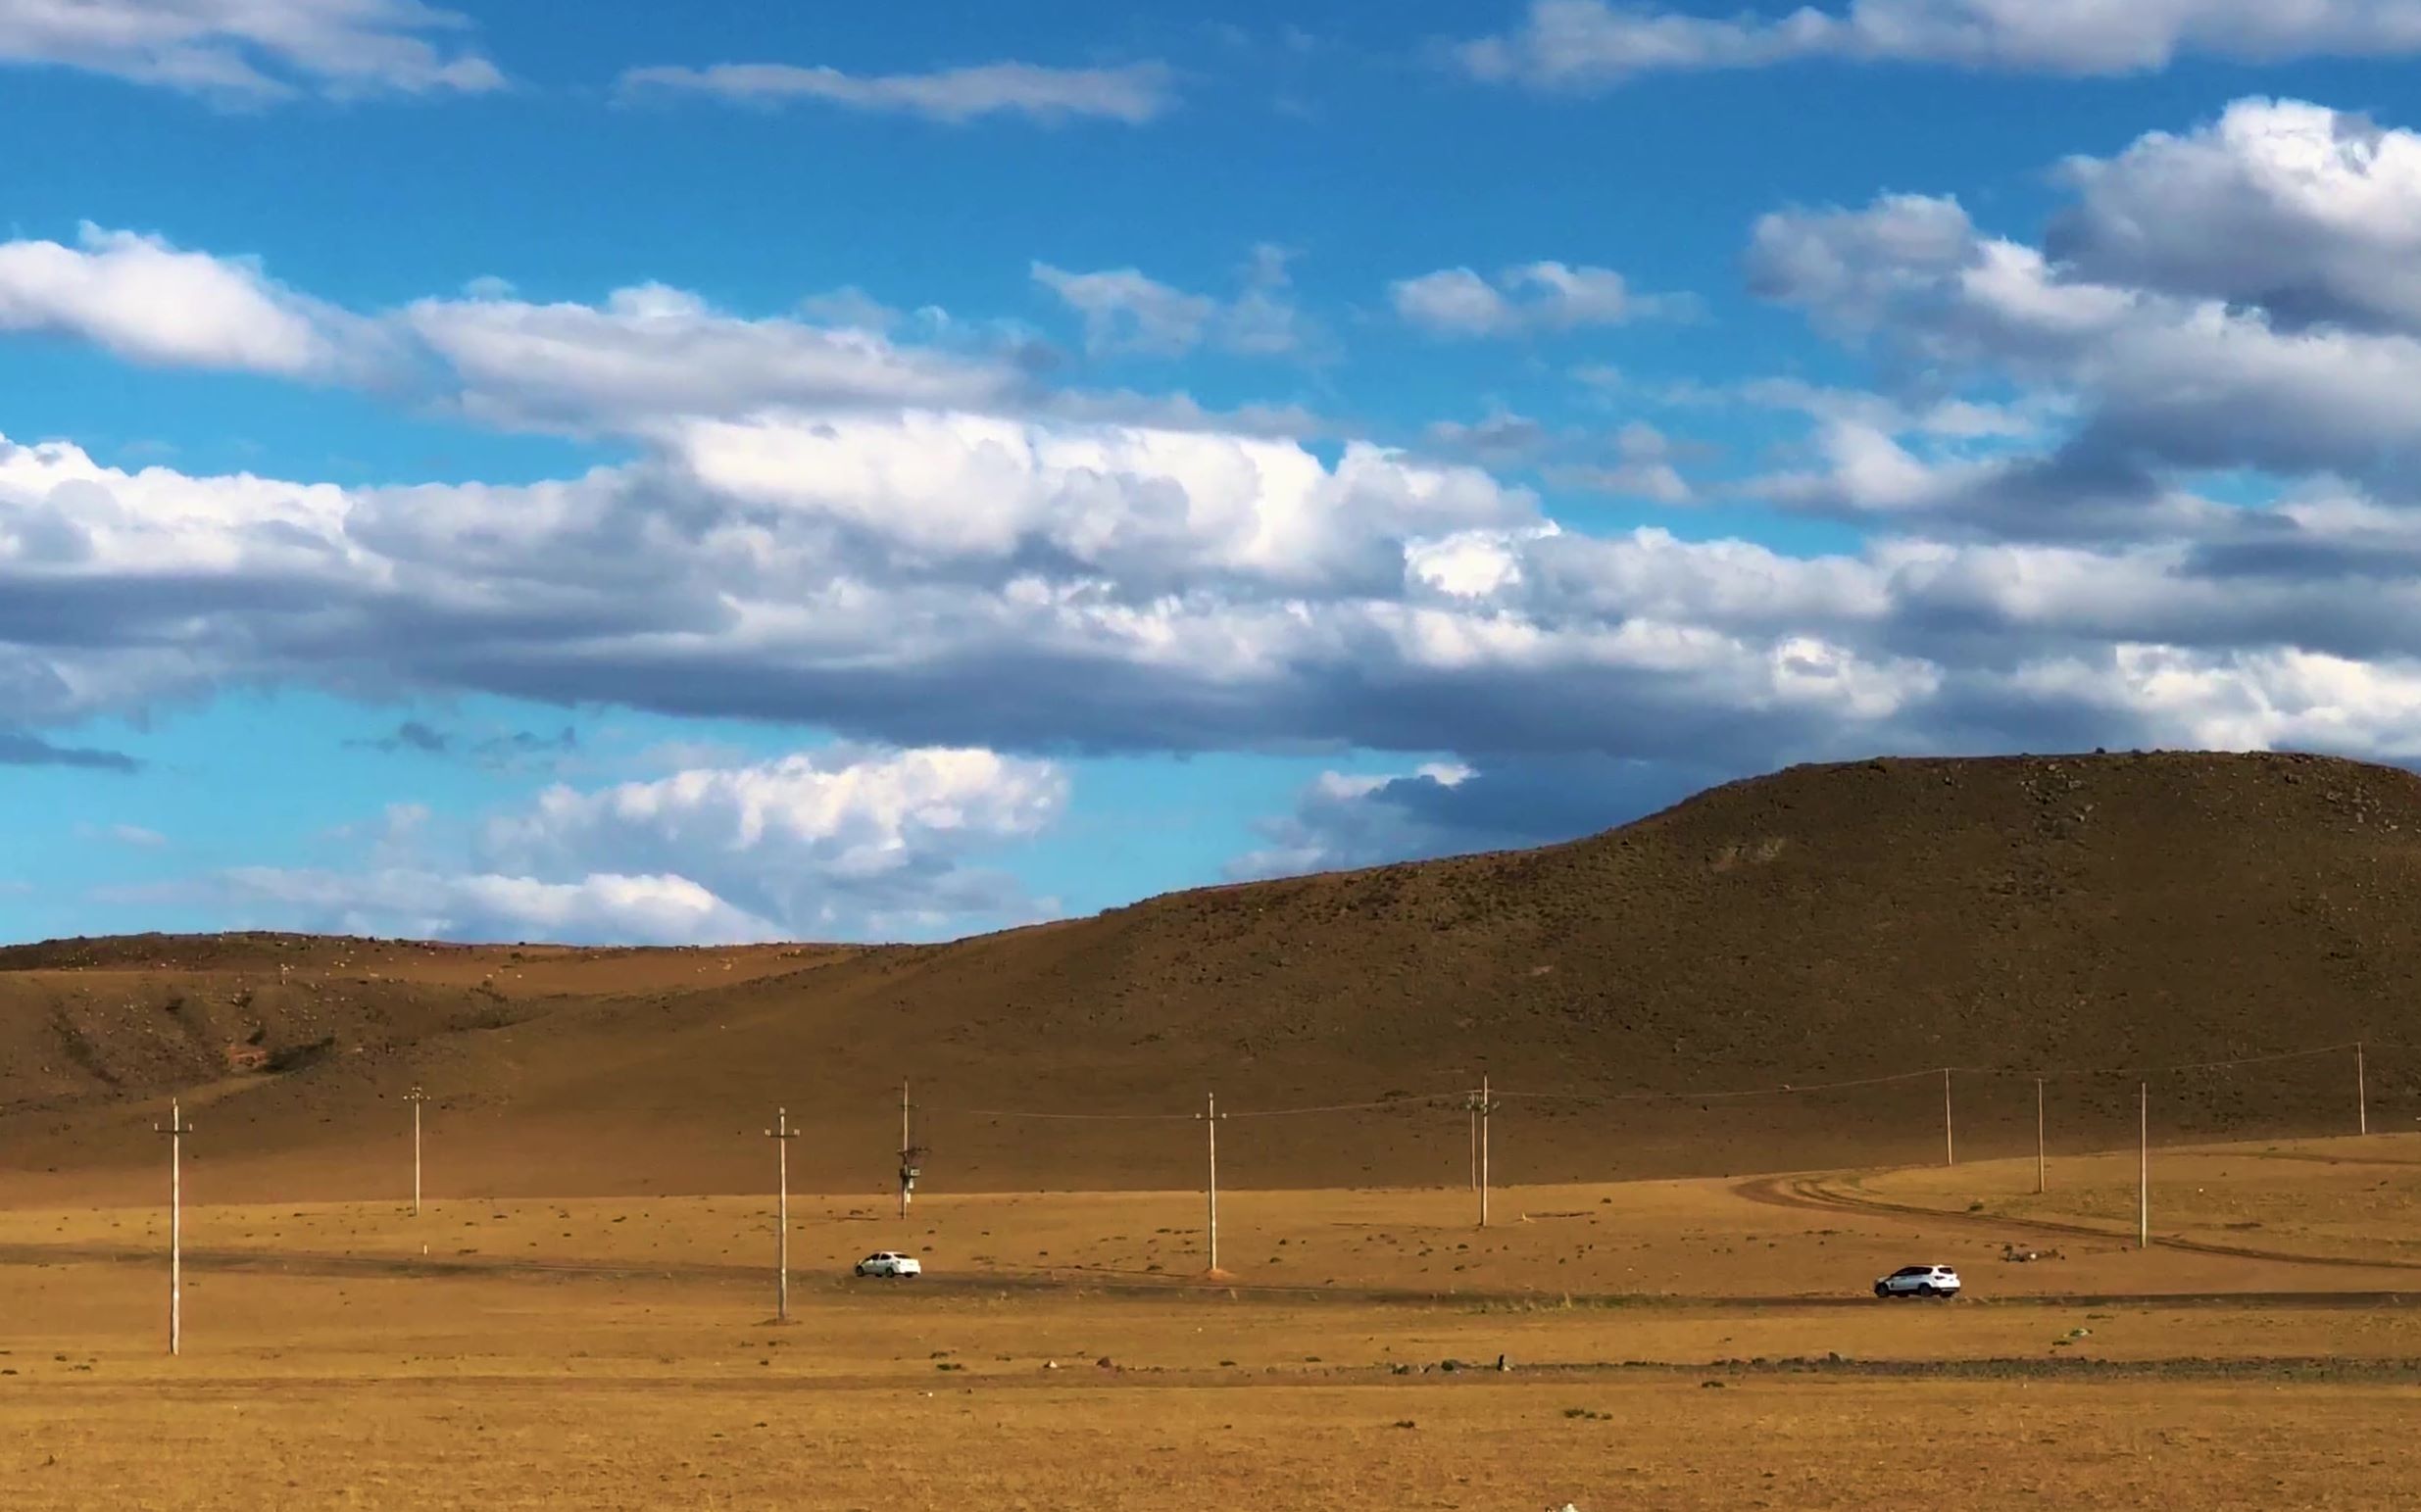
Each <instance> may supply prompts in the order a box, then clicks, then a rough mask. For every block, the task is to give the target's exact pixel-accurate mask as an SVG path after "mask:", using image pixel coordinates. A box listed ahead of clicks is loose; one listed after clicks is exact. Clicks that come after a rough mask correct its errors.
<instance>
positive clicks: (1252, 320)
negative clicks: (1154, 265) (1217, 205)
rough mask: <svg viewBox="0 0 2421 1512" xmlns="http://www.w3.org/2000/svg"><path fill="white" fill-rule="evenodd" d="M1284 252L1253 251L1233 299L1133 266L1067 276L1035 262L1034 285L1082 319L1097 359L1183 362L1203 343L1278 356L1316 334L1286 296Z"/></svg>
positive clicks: (1086, 340)
mask: <svg viewBox="0 0 2421 1512" xmlns="http://www.w3.org/2000/svg"><path fill="white" fill-rule="evenodd" d="M1287 258H1288V255H1287V253H1286V252H1285V251H1284V250H1283V249H1281V248H1278V247H1273V246H1269V245H1266V244H1264V245H1261V246H1258V247H1255V248H1254V249H1253V257H1252V261H1251V262H1250V263H1249V264H1248V265H1247V267H1246V269H1245V288H1244V290H1243V292H1242V293H1240V294H1239V295H1237V296H1236V298H1235V299H1233V300H1226V301H1223V300H1219V299H1215V298H1213V297H1211V296H1210V295H1207V294H1192V293H1188V292H1187V291H1185V290H1183V289H1179V288H1176V287H1174V286H1173V285H1170V284H1165V283H1161V282H1160V281H1159V280H1158V279H1155V278H1152V277H1149V276H1147V275H1146V274H1145V273H1144V272H1143V271H1142V270H1141V269H1139V268H1103V269H1099V270H1096V271H1093V272H1069V271H1067V270H1066V269H1064V268H1054V267H1052V266H1051V265H1050V264H1048V263H1042V262H1037V263H1036V264H1034V268H1033V271H1034V280H1035V282H1037V283H1040V284H1041V285H1043V286H1044V287H1045V288H1047V289H1049V290H1050V291H1051V292H1052V293H1053V294H1055V295H1057V296H1058V297H1059V299H1060V301H1061V303H1062V304H1064V305H1065V306H1067V308H1068V309H1070V310H1072V311H1074V312H1075V313H1076V314H1078V315H1079V316H1082V317H1083V318H1084V345H1085V350H1086V351H1087V352H1090V353H1093V354H1095V355H1097V356H1108V355H1116V354H1120V353H1144V354H1148V355H1152V356H1157V357H1179V356H1182V355H1184V354H1185V353H1187V352H1191V351H1193V350H1194V349H1195V348H1196V347H1198V346H1201V345H1203V344H1205V343H1206V342H1207V343H1209V344H1210V345H1212V346H1215V347H1218V348H1220V349H1221V350H1224V351H1228V352H1238V353H1244V354H1247V355H1252V356H1263V357H1269V356H1280V355H1284V354H1288V353H1295V352H1300V351H1302V350H1303V349H1304V348H1305V347H1306V346H1307V345H1308V344H1309V342H1311V340H1312V339H1313V336H1314V334H1315V333H1314V331H1313V329H1312V327H1311V325H1310V322H1309V321H1308V320H1307V319H1306V317H1305V316H1304V314H1303V312H1302V310H1301V309H1299V308H1298V307H1297V306H1296V305H1295V303H1294V301H1293V300H1292V299H1291V298H1290V297H1289V296H1288V294H1287V292H1286V291H1287V288H1288V286H1289V284H1290V283H1291V281H1292V280H1291V279H1290V277H1289V276H1288V273H1287V270H1286V264H1287Z"/></svg>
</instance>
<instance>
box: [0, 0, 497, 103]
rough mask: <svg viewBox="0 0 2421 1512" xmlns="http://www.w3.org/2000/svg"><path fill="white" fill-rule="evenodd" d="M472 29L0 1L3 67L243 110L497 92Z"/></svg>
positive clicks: (253, 10) (325, 13)
mask: <svg viewBox="0 0 2421 1512" xmlns="http://www.w3.org/2000/svg"><path fill="white" fill-rule="evenodd" d="M468 31H469V22H467V21H466V20H465V19H464V18H463V17H461V16H460V15H457V14H456V13H454V12H452V11H446V10H439V9H437V8H435V7H433V6H429V5H425V4H422V3H420V0H0V63H15V64H35V65H50V66H56V67H62V68H72V69H81V70H85V71H88V72H91V73H107V74H110V75H113V76H115V77H118V78H124V79H129V80H132V81H134V82H137V83H144V84H157V85H162V86H166V87H169V88H173V89H178V90H183V91H187V92H190V93H194V94H200V95H208V96H214V97H219V98H223V99H228V100H240V101H264V100H276V99H285V98H291V97H294V96H297V95H301V94H304V93H318V94H322V95H327V96H332V97H337V98H344V97H350V96H359V95H368V94H387V93H399V94H437V93H465V94H469V93H480V92H484V91H488V90H493V89H499V88H502V87H503V86H504V82H505V80H504V75H503V74H501V73H498V72H497V70H496V66H495V65H494V64H492V63H490V62H488V60H487V59H485V58H483V57H481V56H480V55H479V54H478V53H477V52H476V51H474V50H471V49H469V47H466V46H463V45H461V44H460V39H461V38H462V37H463V36H464V35H465V34H466V33H467V32H468Z"/></svg>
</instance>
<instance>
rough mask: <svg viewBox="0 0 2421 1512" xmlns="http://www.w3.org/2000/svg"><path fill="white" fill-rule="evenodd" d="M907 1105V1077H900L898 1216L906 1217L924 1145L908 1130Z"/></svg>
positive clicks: (918, 1174) (920, 1173)
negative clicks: (917, 1141) (916, 1140)
mask: <svg viewBox="0 0 2421 1512" xmlns="http://www.w3.org/2000/svg"><path fill="white" fill-rule="evenodd" d="M909 1107H910V1103H909V1100H908V1078H907V1077H901V1078H900V1216H901V1217H902V1218H906V1217H907V1216H908V1200H909V1196H910V1195H911V1194H912V1193H914V1191H915V1189H916V1178H917V1177H919V1176H921V1175H923V1174H924V1171H923V1169H922V1168H921V1167H920V1166H919V1165H918V1164H917V1161H918V1159H919V1158H920V1157H921V1156H922V1155H923V1154H924V1146H921V1145H918V1144H917V1143H916V1142H915V1140H914V1138H913V1137H912V1135H911V1134H910V1132H909V1122H908V1112H909Z"/></svg>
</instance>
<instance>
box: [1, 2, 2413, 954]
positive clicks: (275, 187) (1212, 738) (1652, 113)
mask: <svg viewBox="0 0 2421 1512" xmlns="http://www.w3.org/2000/svg"><path fill="white" fill-rule="evenodd" d="M1186 9H1187V14H1184V15H1177V14H1173V13H1170V14H1160V13H1159V10H1158V9H1156V8H1138V7H1131V6H1129V7H1113V6H1111V5H1107V4H1095V3H1091V0H1067V3H1063V4H1060V5H1055V6H1051V7H1048V8H1044V9H1042V10H1035V9H1032V8H1013V7H1002V6H999V5H997V4H992V3H988V0H987V3H976V0H929V3H925V4H920V5H917V6H914V7H905V6H890V7H872V6H867V7H842V6H834V5H821V4H817V5H800V4H796V3H790V0H781V3H776V0H723V3H718V4H715V5H711V6H681V7H668V6H662V5H653V4H648V5H642V4H638V3H634V0H592V3H590V4H588V5H584V6H582V7H579V8H578V14H577V17H576V19H575V18H573V17H572V16H571V15H570V14H569V13H567V12H563V11H562V10H561V9H560V8H556V7H538V6H526V5H504V4H499V3H480V0H463V3H453V4H439V3H435V0H430V3H420V0H0V144H4V145H5V150H0V939H37V938H47V937H56V936H66V935H79V934H82V935H89V934H106V933H123V932H129V931H137V930H149V929H166V930H216V929H231V928H281V929H309V930H327V931H341V932H346V933H354V934H372V935H381V936H397V935H403V936H413V937H425V938H448V939H464V940H541V939H543V940H561V941H571V942H580V943H602V942H637V943H664V944H680V943H726V942H733V941H745V940H761V939H797V938H809V939H826V940H931V939H944V938H952V937H956V936H960V935H964V934H968V933H974V932H980V931H986V930H992V929H999V928H1005V927H1012V926H1014V925H1018V924H1022V923H1027V922H1032V921H1035V920H1040V919H1047V918H1055V917H1064V916H1071V915H1082V914H1088V913H1091V912H1095V911H1097V910H1100V909H1103V908H1108V907H1114V906H1118V905H1121V904H1123V903H1126V902H1132V901H1134V900H1136V899H1139V898H1142V897H1146V896H1149V895H1152V894H1156V893H1161V892H1165V891H1169V890H1172V889H1177V888H1184V887H1192V886H1199V885H1205V884H1211V883H1219V882H1226V881H1233V880H1238V879H1244V878H1253V877H1263V876H1275V875H1284V874H1291V873H1300V872H1307V871H1316V870H1325V869H1331V868H1337V867H1346V866H1359V865H1367V864H1374V863H1379V862H1385V861H1392V860H1398V859H1404V858H1410V857H1420V856H1430V855H1439V854H1457V853H1462V852H1471V851H1482V850H1495V849H1501V848H1507V847H1517V846H1529V845H1537V844H1543V843H1547V842H1551V841H1556V840H1561V839H1567V838H1571V837H1575V836H1579V835H1583V834H1588V833H1591V832H1594V831H1597V830H1601V829H1605V828H1607V827H1610V826H1612V825H1616V824H1620V823H1623V822H1626V821H1628V820H1630V819H1633V818H1636V817H1639V816H1641V815H1643V814H1646V813H1649V812H1652V811H1654V810H1655V809H1657V808H1660V807H1662V806H1664V805H1668V804H1671V803H1673V802H1675V801H1677V800H1679V799H1681V798H1683V797H1685V796H1686V795H1688V794H1690V793H1692V792H1695V791H1697V790H1699V789H1701V788H1704V787H1705V786H1707V785H1710V784H1713V783H1718V782H1723V781H1728V780H1732V779H1735V778H1739V777H1743V776H1749V775H1754V774H1755V773H1759V772H1764V771H1769V770H1773V769H1776V768H1778V767H1781V766H1785V765H1789V764H1793V763H1797V762H1803V761H1815V760H1838V759H1854V758H1859V757H1863V756H1872V755H1877V754H1903V755H1931V754H1984V753H1996V752H2052V751H2060V752H2066V751H2083V750H2091V749H2095V748H2106V749H2113V750H2120V749H2149V748H2181V747H2192V748H2203V749H2223V750H2257V749H2296V750H2307V751H2322V752H2330V753H2337V754H2343V755H2348V756H2360V757H2365V758H2370V759H2377V760H2384V761H2392V762H2399V763H2407V764H2411V763H2415V762H2421V468H2416V467H2415V465H2414V463H2415V461H2416V455H2415V454H2416V452H2417V451H2421V70H2417V69H2416V64H2421V0H2301V3H2298V4H2297V5H2293V6H2283V5H2278V4H2276V3H2274V0H2064V3H2061V4H2056V5H2053V4H2046V3H2042V0H1813V3H1810V4H1806V5H1802V6H1796V7H1786V6H1781V5H1773V4H1766V3H1751V4H1747V5H1743V4H1741V3H1739V0H1719V3H1716V4H1700V3H1696V0H1690V3H1674V4H1661V3H1656V0H1639V3H1628V0H1623V3H1615V0H1528V3H1523V0H1458V3H1453V4H1448V3H1445V0H1405V3H1402V4H1398V5H1393V6H1370V5H1366V4H1348V3H1344V0H1297V3H1292V4H1289V5H1286V6H1283V7H1279V6H1267V5H1257V4H1248V3H1241V0H1229V3H1226V4H1216V3H1214V4H1211V5H1209V6H1204V7H1193V8H1186Z"/></svg>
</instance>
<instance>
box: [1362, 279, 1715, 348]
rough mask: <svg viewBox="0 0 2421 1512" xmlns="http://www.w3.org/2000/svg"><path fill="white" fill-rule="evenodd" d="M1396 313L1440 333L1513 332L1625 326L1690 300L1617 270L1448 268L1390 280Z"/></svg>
mask: <svg viewBox="0 0 2421 1512" xmlns="http://www.w3.org/2000/svg"><path fill="white" fill-rule="evenodd" d="M1388 297H1389V298H1390V299H1391V300H1392V301H1393V302H1394V304H1395V309H1396V314H1397V315H1398V316H1399V317H1402V318H1403V319H1405V320H1406V321H1408V322H1409V323H1411V324H1413V325H1416V326H1419V327H1420V328H1421V329H1422V330H1425V331H1428V332H1429V333H1431V334H1432V335H1437V336H1459V337H1476V336H1514V335H1522V334H1525V333H1532V332H1537V331H1564V330H1573V329H1576V328H1579V327H1582V326H1590V325H1621V324H1624V323H1627V322H1628V321H1631V320H1634V319H1639V318H1642V317H1652V316H1665V315H1673V314H1678V313H1680V312H1681V311H1682V310H1683V309H1684V308H1685V307H1686V304H1687V302H1686V301H1684V300H1681V299H1679V298H1677V297H1675V296H1671V295H1641V294H1638V293H1636V292H1634V291H1633V290H1632V288H1631V287H1630V285H1629V283H1628V282H1626V281H1625V280H1624V278H1623V276H1622V274H1620V273H1618V272H1615V271H1614V270H1613V269H1612V268H1569V267H1566V266H1565V265H1563V264H1561V263H1529V264H1524V265H1522V266H1521V267H1518V268H1507V269H1505V270H1504V271H1503V272H1501V273H1499V274H1498V275H1497V277H1496V278H1495V279H1494V280H1493V281H1491V280H1490V279H1487V278H1483V277H1481V276H1480V275H1479V274H1478V273H1475V272H1473V271H1472V270H1471V269H1470V268H1441V269H1439V270H1438V271H1436V272H1431V273H1423V274H1421V275H1420V276H1418V277H1416V278H1399V279H1397V280H1396V281H1395V282H1394V283H1391V284H1389V285H1388Z"/></svg>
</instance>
